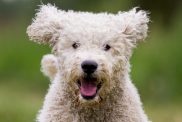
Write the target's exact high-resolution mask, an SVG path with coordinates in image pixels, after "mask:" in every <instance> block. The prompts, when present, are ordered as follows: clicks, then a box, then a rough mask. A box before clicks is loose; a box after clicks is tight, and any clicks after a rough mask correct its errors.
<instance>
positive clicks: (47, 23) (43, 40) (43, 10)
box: [27, 4, 61, 45]
mask: <svg viewBox="0 0 182 122" xmlns="http://www.w3.org/2000/svg"><path fill="white" fill-rule="evenodd" d="M58 12H59V11H58V10H57V8H56V7H55V6H52V5H50V4H48V5H41V7H40V9H39V10H38V12H37V14H36V16H35V19H33V22H32V24H31V25H30V26H28V28H27V34H28V36H29V38H30V40H32V41H34V42H37V43H39V44H50V45H52V44H54V43H55V42H56V41H57V38H58V37H59V32H60V30H61V25H60V20H59V17H58V14H59V13H58Z"/></svg>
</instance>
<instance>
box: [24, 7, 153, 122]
mask: <svg viewBox="0 0 182 122" xmlns="http://www.w3.org/2000/svg"><path fill="white" fill-rule="evenodd" d="M148 22H149V18H148V16H147V13H146V12H145V11H142V10H140V11H138V12H137V11H136V8H134V9H132V10H130V11H129V12H118V14H115V15H114V14H108V13H98V14H96V13H90V12H74V11H63V10H58V9H57V8H56V7H55V6H52V5H50V4H48V5H42V6H41V8H40V9H39V11H38V13H37V14H36V17H35V19H34V20H33V22H32V24H31V25H30V26H29V27H28V29H27V33H28V35H29V37H30V39H31V40H33V41H35V42H37V43H39V44H49V45H51V46H52V52H53V54H49V55H45V56H44V57H43V59H42V68H41V69H42V71H43V73H44V74H45V75H46V76H48V77H49V78H50V79H51V81H52V82H51V85H50V88H49V91H48V94H47V95H46V97H45V101H44V105H43V107H42V109H41V111H40V113H39V115H38V118H37V121H38V122H149V120H148V119H147V116H146V115H145V113H144V111H143V108H142V104H141V102H140V97H139V95H138V92H137V90H136V88H135V86H134V85H133V84H132V82H131V80H130V77H129V72H130V64H129V59H130V57H131V54H132V49H133V47H136V44H137V42H139V41H140V40H144V39H145V37H146V36H147V30H148V25H147V24H148ZM74 43H76V44H77V46H78V48H77V49H74V48H73V47H72V45H73V44H74ZM105 45H110V46H111V48H110V50H108V51H105V50H104V48H105ZM85 60H94V61H95V62H97V63H98V69H97V70H96V72H94V73H93V76H94V77H96V78H97V82H98V83H99V82H101V81H102V86H101V89H100V90H99V91H98V93H97V95H96V97H95V98H94V99H92V100H85V99H84V98H83V97H82V96H81V95H80V91H79V87H78V85H77V81H78V79H80V78H82V77H83V76H84V73H83V71H82V69H81V63H82V62H83V61H85Z"/></svg>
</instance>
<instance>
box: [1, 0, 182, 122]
mask: <svg viewBox="0 0 182 122" xmlns="http://www.w3.org/2000/svg"><path fill="white" fill-rule="evenodd" d="M41 3H44V4H47V3H52V4H55V5H56V6H58V7H59V8H60V9H64V10H69V9H72V10H76V11H92V12H106V11H107V12H109V13H117V12H118V11H128V10H129V9H132V8H133V7H136V6H137V7H140V9H144V10H146V11H149V12H150V18H151V23H150V25H149V26H150V29H149V30H150V31H149V36H148V38H147V39H146V42H144V43H141V44H140V45H139V46H138V48H137V49H135V51H134V55H133V57H132V59H131V64H132V72H131V75H132V79H133V81H134V84H135V85H136V86H137V88H138V90H139V93H140V95H141V99H142V101H143V102H144V108H145V110H146V112H147V114H148V115H149V118H150V119H151V120H152V121H153V122H181V121H182V104H181V103H182V54H181V53H182V1H181V0H173V1H171V0H42V2H40V1H36V0H1V1H0V121H1V122H32V121H35V116H36V114H37V112H38V110H39V109H40V107H41V106H42V102H43V98H44V96H45V94H46V92H47V89H48V85H49V80H48V79H47V78H45V77H44V76H43V75H42V74H41V72H40V61H41V58H42V56H43V55H44V54H47V53H50V48H49V47H48V46H44V45H37V44H35V43H33V42H31V41H29V39H28V37H27V35H26V28H27V26H28V25H29V24H30V23H31V21H32V18H33V17H34V15H35V13H36V11H35V10H36V9H38V8H39V7H38V5H40V4H41Z"/></svg>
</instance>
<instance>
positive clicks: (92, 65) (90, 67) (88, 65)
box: [81, 60, 98, 74]
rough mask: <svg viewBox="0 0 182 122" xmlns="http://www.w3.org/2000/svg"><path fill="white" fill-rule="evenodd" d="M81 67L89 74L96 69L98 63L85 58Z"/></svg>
mask: <svg viewBox="0 0 182 122" xmlns="http://www.w3.org/2000/svg"><path fill="white" fill-rule="evenodd" d="M81 67H82V70H83V71H84V72H85V73H87V74H91V73H94V72H95V71H96V69H97V67H98V64H97V63H96V62H95V61H93V60H85V61H83V62H82V64H81Z"/></svg>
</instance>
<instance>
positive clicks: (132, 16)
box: [118, 8, 149, 46]
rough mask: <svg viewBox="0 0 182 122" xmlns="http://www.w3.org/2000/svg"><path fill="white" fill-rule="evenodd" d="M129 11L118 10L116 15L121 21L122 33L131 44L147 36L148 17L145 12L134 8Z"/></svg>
mask: <svg viewBox="0 0 182 122" xmlns="http://www.w3.org/2000/svg"><path fill="white" fill-rule="evenodd" d="M136 9H137V8H134V9H132V10H130V11H129V12H124V13H122V12H119V13H118V17H119V19H120V22H121V27H122V28H121V30H122V35H123V36H124V37H126V39H127V41H130V42H131V44H132V45H133V46H135V45H136V44H137V42H140V41H142V40H144V39H145V38H146V37H147V32H148V23H149V17H148V16H147V14H148V13H147V12H145V11H143V10H139V11H137V10H136Z"/></svg>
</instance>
